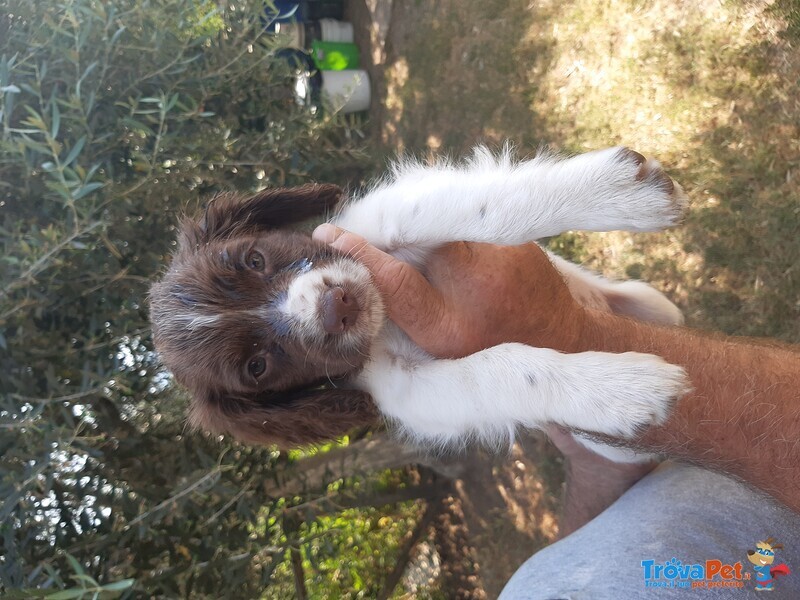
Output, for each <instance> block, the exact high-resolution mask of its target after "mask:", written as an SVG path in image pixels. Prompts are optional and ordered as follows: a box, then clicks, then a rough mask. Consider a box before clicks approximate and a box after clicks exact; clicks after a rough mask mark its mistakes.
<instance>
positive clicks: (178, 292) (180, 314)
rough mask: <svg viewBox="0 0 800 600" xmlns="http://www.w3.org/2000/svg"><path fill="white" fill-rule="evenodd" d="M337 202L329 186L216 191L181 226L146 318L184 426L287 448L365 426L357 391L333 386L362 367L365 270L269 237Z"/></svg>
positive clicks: (371, 297)
mask: <svg viewBox="0 0 800 600" xmlns="http://www.w3.org/2000/svg"><path fill="white" fill-rule="evenodd" d="M341 195H342V192H341V190H340V189H339V188H338V187H336V186H332V185H306V186H302V187H299V188H289V189H272V190H265V191H263V192H260V193H258V194H256V195H254V196H252V197H249V198H243V197H240V196H237V195H235V194H222V195H220V196H217V197H216V198H215V199H214V200H212V201H211V202H210V203H209V205H208V207H207V209H206V211H205V214H204V215H203V216H202V217H201V218H200V219H197V220H191V219H187V220H185V221H184V222H183V223H182V224H181V228H180V235H179V239H178V249H177V251H176V253H175V256H174V258H173V261H172V264H171V266H170V268H169V270H168V271H167V273H166V274H165V275H164V278H163V279H162V280H161V281H159V282H157V283H155V284H154V285H153V287H152V288H151V290H150V316H151V321H152V325H153V337H154V341H155V345H156V349H157V350H158V352H159V354H160V356H161V358H162V360H163V362H164V364H165V365H166V366H167V368H169V369H170V370H171V371H172V373H173V374H174V376H175V378H176V379H177V380H178V381H179V382H180V383H181V384H183V385H184V386H186V387H187V388H189V390H190V392H191V393H192V404H191V409H190V413H189V420H190V422H191V423H192V424H193V425H195V426H196V427H199V428H202V429H205V430H210V431H214V432H218V433H230V434H232V435H233V436H234V437H236V438H238V439H240V440H242V441H247V442H256V443H275V444H278V445H282V446H296V445H301V444H307V443H312V442H317V441H321V440H326V439H331V438H333V437H336V436H339V435H342V434H344V433H345V432H346V431H348V430H349V429H351V428H352V427H354V426H357V425H366V424H369V423H371V422H373V421H374V420H375V419H376V418H377V411H376V409H375V407H374V405H373V403H372V401H371V399H370V398H369V396H368V395H367V394H365V393H363V392H358V391H354V390H347V389H343V388H342V387H338V386H337V382H340V381H343V380H345V379H346V378H348V377H350V376H352V375H355V374H356V373H357V372H358V370H359V369H360V368H361V367H362V366H363V364H364V361H365V359H366V357H367V356H368V355H369V350H370V346H371V343H372V341H373V339H374V338H375V336H376V335H377V333H378V331H379V330H380V328H381V326H382V324H383V320H384V311H383V306H382V303H381V300H380V296H379V294H378V292H377V289H376V288H375V287H374V285H373V283H372V280H371V278H370V275H369V272H368V271H367V270H366V269H365V268H364V267H363V266H362V265H361V264H360V263H358V262H356V261H354V260H352V259H351V258H349V257H346V256H344V255H342V254H340V253H338V252H337V251H335V250H333V249H331V248H330V247H329V246H327V245H325V244H320V243H318V242H315V241H313V240H312V239H311V238H310V237H309V236H308V235H305V234H300V233H296V232H290V231H286V230H285V229H281V228H282V227H285V226H286V225H290V224H292V223H295V222H298V221H301V220H303V219H306V218H308V217H311V216H314V215H318V214H322V213H323V212H325V211H326V210H328V209H330V208H332V207H333V206H334V205H335V204H336V202H337V201H338V200H339V198H340V197H341Z"/></svg>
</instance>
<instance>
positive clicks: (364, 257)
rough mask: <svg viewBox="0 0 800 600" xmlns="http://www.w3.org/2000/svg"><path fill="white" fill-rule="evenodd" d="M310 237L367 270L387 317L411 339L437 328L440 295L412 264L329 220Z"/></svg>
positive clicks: (440, 308) (439, 313) (440, 315)
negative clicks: (387, 313) (384, 303)
mask: <svg viewBox="0 0 800 600" xmlns="http://www.w3.org/2000/svg"><path fill="white" fill-rule="evenodd" d="M312 237H313V238H314V239H315V240H317V241H319V242H325V243H327V244H330V245H331V246H332V247H333V248H336V249H337V250H340V251H341V252H344V253H345V254H347V255H349V256H351V257H352V258H354V259H356V260H358V261H359V262H360V263H362V264H363V265H364V266H365V267H367V269H369V270H370V272H371V273H372V277H373V279H374V281H375V285H377V286H378V289H379V290H380V291H381V295H382V296H383V299H384V301H385V302H386V306H387V309H388V312H389V318H390V319H391V320H392V321H394V322H395V323H396V324H397V325H399V326H400V328H401V329H403V330H404V331H405V332H406V333H408V334H409V335H410V336H411V337H412V339H416V338H418V337H425V336H427V335H430V333H431V332H430V328H432V327H436V328H438V325H439V322H440V320H441V317H442V314H443V300H442V297H441V296H440V295H439V293H438V292H437V291H436V290H435V289H434V288H433V287H432V286H431V285H430V284H429V283H428V281H427V280H426V279H425V278H424V277H423V276H422V274H421V273H420V272H419V271H417V270H416V269H415V268H414V267H412V266H411V265H409V264H407V263H404V262H402V261H399V260H397V259H396V258H394V257H393V256H390V255H389V254H386V252H383V251H382V250H379V249H378V248H376V247H375V246H373V245H371V244H370V243H369V242H367V240H365V239H364V238H362V237H361V236H359V235H356V234H354V233H350V232H349V231H345V230H344V229H340V228H339V227H336V226H335V225H331V224H330V223H323V224H322V225H320V226H319V227H317V228H316V229H315V230H314V233H313V234H312Z"/></svg>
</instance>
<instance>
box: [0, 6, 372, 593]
mask: <svg viewBox="0 0 800 600" xmlns="http://www.w3.org/2000/svg"><path fill="white" fill-rule="evenodd" d="M218 6H221V5H219V4H218V3H216V2H213V1H211V0H202V1H200V0H198V1H197V2H184V1H183V0H139V1H136V0H108V1H107V0H103V1H100V0H64V1H63V2H58V3H56V2H44V1H42V2H31V1H30V0H0V248H1V249H2V251H1V252H0V280H1V281H2V289H1V290H0V373H2V376H1V377H0V456H1V458H0V498H2V502H1V504H0V537H2V540H1V541H0V544H2V550H0V590H4V593H5V594H10V593H11V591H12V590H17V591H16V592H15V593H17V594H19V593H21V592H20V590H28V591H27V592H25V594H31V595H37V596H42V595H44V597H53V598H68V597H69V598H72V597H75V598H80V597H84V596H85V597H87V598H88V597H106V596H109V597H110V596H116V595H119V594H123V595H125V596H132V595H136V596H142V597H144V596H147V597H175V596H192V597H219V596H220V594H221V593H224V594H225V595H226V596H228V597H234V596H236V597H256V596H258V595H259V594H260V593H261V592H260V591H261V590H262V589H263V588H264V587H265V586H266V585H267V584H268V582H269V580H270V577H271V574H272V572H273V570H274V569H275V567H276V566H277V565H278V564H279V563H280V560H282V557H283V556H284V554H285V552H286V548H287V547H288V546H287V544H289V543H298V542H297V539H296V538H293V539H291V540H290V539H289V538H288V537H287V536H286V535H285V534H284V532H283V531H282V528H281V523H282V521H281V517H280V510H281V506H282V505H281V504H280V503H278V504H274V503H272V502H271V499H270V498H268V497H266V495H265V493H264V492H263V489H262V485H261V484H262V482H264V481H265V480H268V479H269V478H270V477H271V473H272V471H271V469H272V468H273V467H274V466H275V465H276V464H277V463H279V462H284V463H285V462H286V461H287V460H288V459H287V458H286V457H281V456H279V455H278V454H277V453H275V452H270V451H269V450H266V449H248V448H239V447H234V448H232V449H230V450H229V451H227V452H226V451H224V449H223V448H222V447H220V446H219V445H218V442H217V441H216V440H209V439H206V438H204V437H202V436H185V435H183V426H184V425H183V406H184V404H183V402H182V401H181V398H179V397H178V396H176V394H175V393H174V392H172V391H171V390H170V389H169V385H168V383H169V380H168V377H167V376H166V375H165V374H164V373H163V372H161V371H160V369H159V366H158V364H157V361H156V360H155V358H154V356H153V352H152V347H151V342H150V337H149V329H148V324H147V321H148V319H147V306H146V298H145V297H146V291H147V288H148V285H149V281H150V280H151V279H152V277H153V276H154V275H155V274H156V273H157V272H158V271H159V270H160V269H161V268H162V267H163V265H164V264H165V262H166V260H167V256H168V254H169V251H170V249H171V243H172V242H171V240H172V238H173V237H174V234H173V226H174V223H175V221H176V219H177V215H178V214H179V213H181V212H183V211H184V210H190V211H191V210H194V209H196V208H197V206H198V205H199V204H200V203H201V202H202V199H203V198H204V197H206V196H207V195H208V194H210V193H213V192H214V191H216V190H219V189H229V188H237V189H244V190H248V189H254V188H256V187H258V186H264V185H283V184H296V183H299V182H302V181H307V180H309V179H314V180H327V181H338V182H340V183H343V182H344V181H345V180H347V179H352V178H353V177H354V176H357V174H358V169H357V167H356V165H357V164H358V163H363V157H362V156H360V155H359V154H358V153H357V152H356V150H355V144H354V143H353V141H352V140H353V138H355V137H356V136H357V135H358V134H359V132H358V130H357V129H355V128H354V125H353V124H352V123H346V122H344V121H343V120H341V119H338V118H333V117H331V118H322V117H320V116H319V115H314V114H310V113H309V112H308V111H307V110H305V109H303V108H302V107H299V106H297V104H296V103H295V101H294V98H293V95H292V91H291V88H290V86H288V85H287V76H288V75H289V73H288V71H287V70H286V68H285V67H283V66H282V65H281V64H280V63H279V62H276V60H275V59H274V57H273V55H274V49H273V48H272V47H271V45H270V44H271V42H270V41H269V39H267V38H266V37H265V36H264V35H263V34H262V31H261V28H262V23H261V21H260V19H259V14H258V11H259V10H260V9H261V8H262V7H263V5H262V4H261V3H260V2H259V1H258V0H254V1H253V2H247V1H238V2H235V3H233V4H231V5H227V4H225V6H227V8H225V9H224V10H221V9H220V8H218ZM259 523H260V524H262V526H259V525H258V524H259ZM267 523H272V525H271V526H266V524H267ZM275 557H278V558H279V559H280V560H278V559H276V558H275ZM132 579H135V583H134V581H132ZM58 590H61V591H60V592H59V591H58ZM45 592H46V594H52V595H50V596H47V595H46V594H45Z"/></svg>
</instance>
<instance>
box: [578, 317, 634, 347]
mask: <svg viewBox="0 0 800 600" xmlns="http://www.w3.org/2000/svg"><path fill="white" fill-rule="evenodd" d="M635 325H636V323H635V322H634V321H631V320H630V319H626V318H624V317H620V316H618V315H615V314H613V313H609V312H605V311H601V310H596V309H592V308H584V309H583V310H582V311H581V315H580V317H579V321H578V328H577V329H576V333H574V334H573V335H574V336H575V339H574V341H573V342H572V343H571V346H570V349H569V350H567V351H568V352H588V351H602V352H626V351H628V350H630V349H631V348H629V347H627V346H628V344H631V343H632V337H633V335H632V331H631V327H632V326H633V327H635ZM626 339H627V340H628V341H626Z"/></svg>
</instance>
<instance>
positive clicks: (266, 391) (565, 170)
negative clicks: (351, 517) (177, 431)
mask: <svg viewBox="0 0 800 600" xmlns="http://www.w3.org/2000/svg"><path fill="white" fill-rule="evenodd" d="M341 195H342V193H341V190H340V189H339V188H337V187H335V186H331V185H307V186H302V187H299V188H293V189H273V190H265V191H263V192H259V193H257V194H255V195H253V196H250V197H247V198H243V197H238V196H236V195H232V194H223V195H220V196H218V197H217V198H215V199H214V200H213V201H212V202H211V203H210V204H209V206H208V208H207V209H206V211H205V214H204V215H203V216H202V217H200V218H199V219H197V220H192V219H187V220H185V221H184V222H183V223H182V225H181V229H180V236H179V241H178V250H177V252H176V254H175V256H174V258H173V261H172V264H171V266H170V268H169V270H168V271H167V273H166V274H165V276H164V277H163V279H162V280H161V281H159V282H158V283H156V284H154V286H153V288H152V290H151V297H150V304H151V317H152V322H153V332H154V339H155V344H156V348H157V350H158V351H159V353H160V355H161V357H162V360H163V361H164V364H165V365H166V366H167V367H168V368H169V369H170V370H171V371H172V373H173V374H174V376H175V378H176V380H177V381H178V382H180V383H182V384H183V385H185V386H186V387H187V388H189V390H190V392H191V394H192V403H191V408H190V422H191V423H192V424H193V425H195V426H197V427H199V428H202V429H206V430H210V431H215V432H219V433H230V434H232V435H233V436H234V437H236V438H237V439H240V440H243V441H247V442H263V443H276V444H279V445H282V446H296V445H302V444H307V443H312V442H318V441H321V440H327V439H331V438H334V437H337V436H340V435H342V434H344V433H346V432H347V431H348V430H349V429H351V428H353V427H355V426H358V425H368V424H370V423H373V422H376V421H377V420H379V419H380V418H381V417H383V418H385V419H387V420H388V421H390V422H391V423H392V424H394V425H395V426H396V429H397V430H399V431H400V432H402V433H403V434H405V435H406V436H407V437H409V438H412V439H413V440H414V441H416V442H418V443H421V444H423V445H425V446H426V447H429V448H438V447H443V446H452V445H454V444H456V445H459V444H463V443H465V442H466V441H468V440H471V439H478V440H480V441H482V442H485V443H489V444H493V445H498V444H503V443H509V442H510V441H511V440H512V439H513V435H514V431H515V429H516V428H517V427H527V428H535V427H542V426H544V425H545V424H547V423H557V424H559V425H562V426H565V427H569V428H574V429H579V430H585V431H592V432H598V433H603V434H607V435H614V436H620V437H629V436H633V435H636V433H637V432H638V430H639V429H641V428H642V427H645V426H648V425H650V424H653V423H661V422H663V421H664V420H665V419H666V418H667V417H668V415H669V411H670V408H671V404H672V402H673V401H674V399H675V398H676V397H678V396H680V395H681V394H682V393H683V392H684V391H685V390H686V389H687V382H686V377H685V373H684V371H683V370H682V369H681V368H679V367H676V366H673V365H669V364H667V363H665V362H664V361H662V360H661V359H660V358H658V357H655V356H651V355H646V354H637V353H626V354H605V353H598V352H585V353H580V354H572V355H567V354H560V353H558V352H555V351H553V350H548V349H542V348H533V347H530V346H525V345H522V344H501V345H499V346H495V347H493V348H489V349H487V350H484V351H482V352H478V353H476V354H473V355H471V356H467V357H465V358H462V359H458V360H436V359H434V358H433V357H431V356H430V355H428V354H426V353H425V352H424V351H422V350H421V349H420V348H418V347H416V346H415V345H414V344H413V343H412V342H411V341H410V340H409V339H408V337H406V336H405V335H404V334H403V333H402V332H401V331H400V330H399V329H398V328H397V327H396V326H394V325H393V324H392V323H391V322H388V321H386V319H385V317H384V310H383V306H382V303H381V299H380V296H379V294H378V291H377V289H376V288H375V286H374V284H373V283H372V281H371V279H370V275H369V272H368V271H367V270H366V269H365V268H364V267H363V266H362V265H361V264H359V263H358V262H357V261H356V260H353V259H352V258H349V257H346V256H343V255H341V254H339V253H337V252H336V251H334V250H332V249H331V248H329V247H327V246H325V245H321V244H319V243H316V242H314V241H313V240H311V238H310V237H309V236H307V235H304V234H300V233H296V232H291V231H288V230H287V229H286V228H287V226H289V225H292V224H293V223H296V222H299V221H301V220H304V219H306V218H308V217H311V216H314V215H319V214H323V213H326V212H330V211H331V209H332V208H333V207H334V205H335V204H336V203H337V202H338V201H339V200H340V197H341ZM684 202H685V197H684V195H683V193H682V191H681V189H680V187H679V186H677V184H674V183H673V182H672V180H671V179H670V178H669V177H667V176H666V174H664V172H663V171H662V170H661V168H660V165H659V164H658V163H657V162H655V161H652V160H650V161H645V159H644V157H642V156H641V155H640V154H638V153H635V152H632V151H630V150H627V149H624V148H611V149H608V150H604V151H599V152H592V153H588V154H583V155H579V156H576V157H573V158H570V159H567V160H557V159H555V158H552V157H548V156H540V157H537V158H535V159H533V160H530V161H525V162H515V161H514V160H513V158H512V157H511V156H510V153H508V152H506V153H503V154H502V155H500V156H499V157H495V156H492V155H491V154H490V153H488V152H487V151H485V150H484V149H478V150H476V152H475V155H474V157H473V158H472V159H471V160H469V161H467V162H466V163H465V164H463V165H452V164H448V163H438V164H434V165H432V166H424V165H420V164H416V163H403V164H400V165H398V166H396V167H395V169H394V171H393V173H392V175H391V176H390V177H389V178H388V179H387V180H385V181H384V182H382V183H380V184H379V185H377V186H376V187H374V188H373V189H372V190H371V191H369V192H368V193H367V194H366V195H364V196H363V197H362V198H360V199H357V200H354V201H352V202H351V203H349V204H348V205H347V206H346V207H345V208H344V209H343V210H342V211H341V212H340V213H339V215H338V216H337V218H336V222H337V224H338V225H340V226H342V227H344V228H345V229H349V230H351V231H354V232H355V233H358V234H360V235H362V236H364V237H365V238H366V239H367V240H368V241H370V242H371V243H373V244H374V245H376V246H378V247H379V248H382V249H384V250H386V251H388V252H391V253H393V254H394V255H395V256H397V257H398V258H400V259H402V260H406V261H408V262H411V263H412V264H414V265H415V266H417V267H419V268H421V269H423V270H424V265H425V260H426V257H427V256H428V253H429V252H430V251H431V250H433V249H434V248H436V247H437V246H439V245H441V244H444V243H448V242H452V241H474V242H493V243H500V244H518V243H523V242H528V241H533V240H535V239H537V238H540V237H545V236H550V235H554V234H556V233H560V232H562V231H564V230H568V229H577V228H581V229H588V230H593V231H604V230H613V229H630V230H634V231H651V230H657V229H660V228H663V227H667V226H670V225H672V224H674V223H675V222H676V221H677V220H678V219H679V218H680V216H681V212H682V209H683V206H684ZM554 262H555V265H556V267H557V268H559V270H560V271H561V272H562V274H563V275H564V276H565V278H566V280H567V282H568V284H569V285H570V288H571V289H572V290H573V292H574V293H576V295H578V296H586V298H594V301H598V299H599V300H600V301H602V302H606V303H607V305H608V306H609V307H611V306H614V305H616V306H624V307H625V311H627V312H628V313H629V314H637V313H638V314H642V315H647V316H648V317H649V318H655V319H657V320H661V321H663V322H680V319H681V317H680V312H679V311H678V310H677V308H675V307H674V306H673V305H672V304H671V303H670V302H669V301H668V300H666V298H664V297H663V296H662V295H661V294H659V293H658V292H656V291H655V290H653V289H652V288H650V287H648V286H646V285H645V284H642V283H639V282H623V283H615V282H610V281H607V280H604V279H602V278H599V277H597V276H594V275H592V274H590V273H588V272H586V271H583V270H581V269H579V268H578V267H576V266H574V265H571V264H570V263H566V262H565V261H562V260H560V259H556V258H555V257H554ZM591 447H593V448H594V449H596V450H598V449H599V451H601V452H602V447H599V446H597V445H596V444H593V445H592V446H591ZM613 450H614V449H609V455H613V457H614V458H616V459H620V458H621V457H620V456H619V453H618V452H615V451H613Z"/></svg>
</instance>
